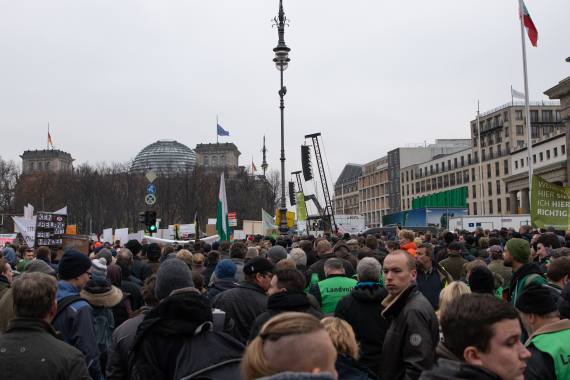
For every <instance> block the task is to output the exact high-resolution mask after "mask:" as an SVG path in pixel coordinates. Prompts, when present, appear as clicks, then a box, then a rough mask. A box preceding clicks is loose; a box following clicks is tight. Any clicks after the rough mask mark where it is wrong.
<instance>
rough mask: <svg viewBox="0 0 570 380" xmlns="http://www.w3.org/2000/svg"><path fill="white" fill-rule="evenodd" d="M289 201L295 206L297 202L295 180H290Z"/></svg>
mask: <svg viewBox="0 0 570 380" xmlns="http://www.w3.org/2000/svg"><path fill="white" fill-rule="evenodd" d="M289 202H291V206H295V205H296V204H297V202H296V201H295V182H293V181H290V182H289Z"/></svg>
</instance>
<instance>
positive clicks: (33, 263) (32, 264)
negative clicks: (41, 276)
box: [24, 260, 55, 275]
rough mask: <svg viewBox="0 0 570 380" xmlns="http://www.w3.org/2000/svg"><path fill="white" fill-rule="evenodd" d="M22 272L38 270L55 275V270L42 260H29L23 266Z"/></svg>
mask: <svg viewBox="0 0 570 380" xmlns="http://www.w3.org/2000/svg"><path fill="white" fill-rule="evenodd" d="M24 272H40V273H45V274H51V275H55V270H54V269H53V268H52V267H50V266H49V265H47V263H46V262H45V261H42V260H30V261H28V262H27V263H26V265H25V266H24Z"/></svg>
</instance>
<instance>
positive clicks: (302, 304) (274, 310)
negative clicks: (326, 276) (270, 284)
mask: <svg viewBox="0 0 570 380" xmlns="http://www.w3.org/2000/svg"><path fill="white" fill-rule="evenodd" d="M288 311H297V312H300V313H307V314H312V315H314V316H315V317H317V318H319V319H323V318H324V315H323V313H319V312H318V311H315V309H314V308H313V305H311V301H310V300H309V297H307V295H306V294H305V293H297V292H279V293H275V294H273V295H271V296H270V297H269V298H268V299H267V311H266V312H265V313H263V314H261V315H260V316H259V317H257V318H256V319H255V321H253V325H252V326H251V333H250V334H249V340H248V341H249V342H251V341H252V340H254V339H255V338H256V337H257V336H258V335H259V331H260V330H261V327H262V326H263V325H264V324H265V322H267V321H268V320H270V319H271V318H272V317H274V316H276V315H277V314H281V313H285V312H288Z"/></svg>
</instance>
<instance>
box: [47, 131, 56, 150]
mask: <svg viewBox="0 0 570 380" xmlns="http://www.w3.org/2000/svg"><path fill="white" fill-rule="evenodd" d="M48 142H49V144H50V145H51V148H52V149H55V148H54V147H53V143H52V142H51V136H50V134H49V132H48Z"/></svg>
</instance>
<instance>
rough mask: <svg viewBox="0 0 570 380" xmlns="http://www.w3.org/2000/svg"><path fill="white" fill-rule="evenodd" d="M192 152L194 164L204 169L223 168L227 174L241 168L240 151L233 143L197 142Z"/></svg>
mask: <svg viewBox="0 0 570 380" xmlns="http://www.w3.org/2000/svg"><path fill="white" fill-rule="evenodd" d="M194 152H195V153H196V165H201V166H203V167H204V168H205V169H206V170H212V171H216V170H223V171H226V172H227V173H228V174H229V175H235V174H237V173H238V172H239V171H240V170H241V169H240V167H239V156H240V155H241V153H240V151H239V150H238V148H237V146H235V144H233V143H216V144H197V145H196V149H194Z"/></svg>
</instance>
